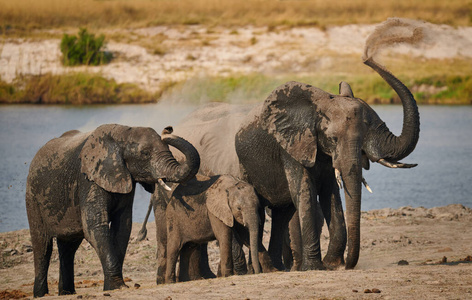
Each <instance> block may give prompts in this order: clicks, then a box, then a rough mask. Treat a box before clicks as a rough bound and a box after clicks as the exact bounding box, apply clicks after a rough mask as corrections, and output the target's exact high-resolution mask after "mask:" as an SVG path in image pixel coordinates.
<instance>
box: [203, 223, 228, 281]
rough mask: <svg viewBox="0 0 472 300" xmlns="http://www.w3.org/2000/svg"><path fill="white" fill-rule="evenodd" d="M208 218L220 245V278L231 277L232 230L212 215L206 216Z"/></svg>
mask: <svg viewBox="0 0 472 300" xmlns="http://www.w3.org/2000/svg"><path fill="white" fill-rule="evenodd" d="M208 217H209V218H210V224H211V228H212V229H213V233H214V234H215V237H216V239H217V240H218V243H219V245H220V266H221V276H222V277H228V276H231V275H233V274H234V273H233V256H232V251H231V250H232V239H233V230H232V228H231V227H228V226H226V225H225V224H224V223H223V222H222V221H221V220H220V219H218V218H217V217H215V216H214V215H213V214H208Z"/></svg>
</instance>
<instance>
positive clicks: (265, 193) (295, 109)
mask: <svg viewBox="0 0 472 300" xmlns="http://www.w3.org/2000/svg"><path fill="white" fill-rule="evenodd" d="M364 63H365V64H366V65H368V66H369V67H371V68H372V69H373V70H374V71H376V72H377V73H378V74H379V75H380V76H381V77H382V78H383V79H384V80H385V81H386V82H387V83H388V84H389V85H390V86H391V87H392V88H393V89H394V90H395V91H396V92H397V94H398V96H399V97H400V99H401V101H402V104H403V117H404V118H403V128H402V132H401V134H400V135H399V136H395V135H394V134H393V133H392V132H391V131H390V130H389V129H388V128H387V126H386V124H385V123H384V122H383V121H382V120H381V119H380V118H379V116H378V115H377V113H376V112H375V111H374V110H373V109H372V108H371V107H370V106H369V105H367V104H366V103H365V102H364V101H362V100H361V99H358V98H355V97H354V93H353V92H352V90H351V88H350V86H349V85H348V84H347V83H345V82H342V83H341V84H340V86H339V95H336V94H331V93H327V92H325V91H322V90H320V89H318V88H315V87H313V86H311V85H308V84H303V83H298V82H289V83H287V84H284V85H282V86H280V87H279V88H277V89H276V90H274V91H273V92H272V93H271V95H270V96H269V97H268V98H267V100H266V101H265V102H264V103H262V104H259V105H255V106H253V107H248V106H234V105H229V104H209V105H207V106H206V107H203V108H201V109H199V110H197V111H195V112H193V113H191V114H190V115H189V116H188V117H187V118H185V119H184V122H182V123H181V124H179V125H178V126H176V128H175V132H176V134H179V135H181V136H183V137H185V138H186V139H188V140H189V141H191V142H192V143H193V144H194V145H196V148H197V149H198V151H199V152H200V154H201V159H202V165H201V168H200V172H201V173H203V174H205V175H212V174H213V172H219V173H229V174H232V175H234V176H236V177H238V178H240V179H243V180H246V181H248V182H249V183H251V184H252V185H253V186H254V187H255V189H256V191H257V193H258V195H260V197H261V198H262V199H261V201H262V202H263V203H264V205H267V206H269V207H271V208H272V233H271V239H270V244H269V253H270V256H271V258H272V261H273V263H274V265H275V266H276V267H279V268H280V267H283V265H282V259H281V257H282V244H283V241H282V240H283V232H284V231H285V230H286V227H287V223H288V222H289V220H290V216H291V215H292V214H293V212H294V211H295V207H296V209H297V210H298V212H299V218H300V220H299V221H300V229H298V231H299V232H300V233H303V234H302V235H301V237H300V238H301V243H299V244H300V245H301V246H300V248H302V249H298V250H299V253H303V261H304V263H303V265H304V266H303V268H304V269H323V268H325V267H337V266H340V265H342V264H344V263H345V267H346V268H347V269H351V268H354V267H355V265H356V264H357V261H358V257H359V245H360V205H361V184H362V183H365V180H364V178H363V176H362V168H364V169H366V170H368V169H369V166H370V162H376V163H380V164H381V165H383V166H386V167H389V168H410V167H414V166H415V165H414V164H403V163H399V162H398V161H399V160H401V159H403V158H405V157H406V156H408V155H409V154H410V153H411V152H412V151H413V150H414V149H415V147H416V144H417V142H418V138H419V130H420V124H419V112H418V107H417V105H416V101H415V99H414V97H413V95H412V94H411V92H410V91H409V90H408V88H407V87H406V86H405V85H404V84H403V83H402V82H401V81H399V80H398V79H397V78H396V77H395V76H394V75H393V74H391V73H390V72H389V71H388V70H386V69H385V68H384V67H383V66H380V65H379V64H378V63H377V62H375V61H374V60H373V59H372V58H368V59H366V60H365V61H364ZM343 186H344V188H345V189H344V194H345V200H346V209H347V211H346V213H347V214H346V215H347V229H348V232H346V223H345V220H344V213H343V208H342V204H341V196H340V189H341V188H342V187H343ZM316 199H318V201H319V204H320V206H321V210H322V214H323V215H324V218H325V220H326V223H327V225H328V230H329V236H330V242H329V246H328V251H327V254H326V256H325V257H324V259H323V262H321V252H320V246H319V235H318V234H317V231H316V230H314V226H315V220H314V216H316V215H319V214H318V212H317V209H316V206H315V205H314V204H315V200H316ZM346 243H348V248H349V249H348V254H347V258H346V262H344V251H345V248H346Z"/></svg>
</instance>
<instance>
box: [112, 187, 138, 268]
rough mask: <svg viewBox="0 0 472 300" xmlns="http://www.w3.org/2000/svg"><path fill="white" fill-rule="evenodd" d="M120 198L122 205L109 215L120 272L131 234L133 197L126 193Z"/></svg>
mask: <svg viewBox="0 0 472 300" xmlns="http://www.w3.org/2000/svg"><path fill="white" fill-rule="evenodd" d="M120 198H121V199H120V200H119V201H120V202H121V203H122V205H123V206H122V207H120V209H119V210H118V211H116V212H114V213H113V215H112V217H111V224H110V230H111V234H112V239H113V244H114V245H115V249H116V253H117V255H118V260H119V263H120V266H121V273H122V272H123V263H124V260H125V255H126V249H127V248H128V243H129V238H130V236H131V226H132V213H133V197H129V195H127V196H126V197H120Z"/></svg>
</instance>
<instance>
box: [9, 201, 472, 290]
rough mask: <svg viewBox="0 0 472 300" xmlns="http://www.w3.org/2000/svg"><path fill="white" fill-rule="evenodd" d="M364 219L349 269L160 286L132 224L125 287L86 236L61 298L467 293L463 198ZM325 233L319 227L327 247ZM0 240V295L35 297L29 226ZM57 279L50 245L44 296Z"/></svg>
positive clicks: (151, 250)
mask: <svg viewBox="0 0 472 300" xmlns="http://www.w3.org/2000/svg"><path fill="white" fill-rule="evenodd" d="M361 223H362V229H361V232H362V238H361V254H360V260H359V263H358V265H357V266H356V268H355V269H354V270H349V271H347V270H344V269H339V270H335V271H306V272H276V273H268V274H258V275H245V276H231V277H228V278H217V279H210V280H199V281H193V282H184V283H176V284H165V285H159V286H157V285H156V284H155V272H156V261H155V250H156V243H155V236H154V233H153V232H154V225H153V224H151V226H148V233H149V234H148V238H147V239H146V240H145V241H142V242H137V241H136V240H135V237H136V235H137V232H138V231H139V229H140V225H141V224H137V223H135V224H134V225H133V233H132V239H131V242H130V245H129V247H128V252H127V255H126V258H125V266H124V276H125V277H126V281H127V284H128V286H129V288H128V289H122V290H116V291H108V292H104V291H103V290H102V289H103V282H102V281H101V280H102V279H103V275H102V271H101V266H100V264H99V261H98V258H97V256H96V253H95V251H94V250H93V249H92V248H91V247H90V245H89V244H88V243H87V242H85V241H84V242H83V244H82V245H81V247H80V248H79V251H78V252H77V255H76V261H75V266H76V270H75V275H76V277H75V281H76V287H77V295H71V296H61V297H60V299H91V298H106V299H110V298H111V299H151V298H152V299H472V262H471V260H472V234H470V229H471V228H472V209H470V208H466V207H463V206H462V205H449V206H446V207H438V208H431V209H425V208H421V207H420V208H411V207H404V208H400V209H396V210H393V209H382V210H375V211H369V212H363V213H362V222H361ZM268 224H269V223H266V228H265V230H266V231H267V230H268V229H269V228H268ZM326 232H327V230H326V228H324V230H323V236H322V247H323V249H324V250H326V248H327V242H328V236H327V235H326V234H327V233H326ZM265 238H266V239H267V234H266V235H265ZM265 242H267V240H266V241H265ZM210 246H211V247H210V251H209V252H210V261H211V267H212V268H213V269H214V270H215V268H216V266H217V263H218V259H219V258H218V250H217V247H216V246H215V243H214V242H213V243H212V244H211V245H210ZM0 247H1V252H2V260H1V261H0V299H9V297H12V295H17V296H24V297H28V298H32V289H33V278H34V271H33V254H32V252H31V242H30V237H29V232H28V230H20V231H13V232H6V233H0ZM400 261H402V262H403V263H404V265H402V264H399V262H400ZM57 281H58V255H57V249H56V248H55V247H54V250H53V258H52V262H51V267H50V271H49V282H50V285H49V288H50V295H51V296H48V297H47V299H56V298H58V296H57ZM369 291H370V292H371V293H369Z"/></svg>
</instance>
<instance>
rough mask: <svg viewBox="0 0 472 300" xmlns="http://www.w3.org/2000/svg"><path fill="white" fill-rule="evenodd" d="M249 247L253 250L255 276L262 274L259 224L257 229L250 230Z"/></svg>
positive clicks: (256, 226) (256, 225)
mask: <svg viewBox="0 0 472 300" xmlns="http://www.w3.org/2000/svg"><path fill="white" fill-rule="evenodd" d="M249 246H250V248H251V260H252V267H253V269H254V273H255V274H259V273H261V265H260V263H259V224H258V223H256V224H255V228H250V229H249Z"/></svg>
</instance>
